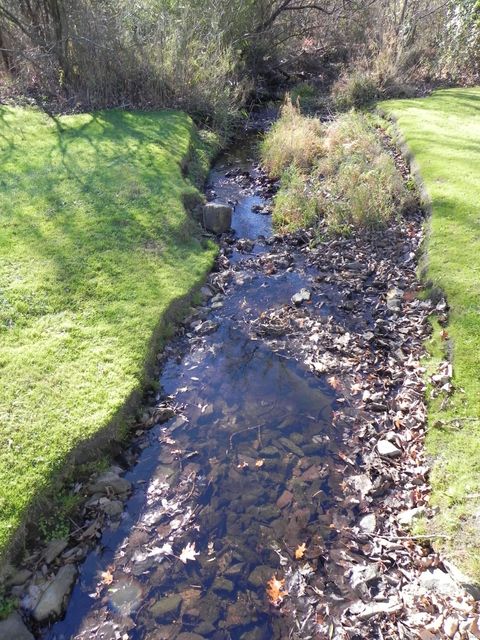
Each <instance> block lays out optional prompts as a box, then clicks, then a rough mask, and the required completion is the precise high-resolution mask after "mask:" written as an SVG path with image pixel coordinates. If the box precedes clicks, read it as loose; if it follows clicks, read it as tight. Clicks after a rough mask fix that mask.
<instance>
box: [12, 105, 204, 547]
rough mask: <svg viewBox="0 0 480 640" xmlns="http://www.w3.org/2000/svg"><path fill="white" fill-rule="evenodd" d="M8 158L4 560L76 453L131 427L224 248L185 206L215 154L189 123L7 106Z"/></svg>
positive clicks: (172, 117) (167, 115) (165, 115)
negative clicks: (179, 314)
mask: <svg viewBox="0 0 480 640" xmlns="http://www.w3.org/2000/svg"><path fill="white" fill-rule="evenodd" d="M0 154H1V160H2V172H1V175H0V183H1V185H0V186H1V188H0V212H1V214H0V220H1V233H0V332H1V338H0V380H1V394H0V483H1V493H0V555H2V554H4V553H5V552H6V550H7V548H8V546H9V544H10V542H11V540H12V537H13V536H14V534H15V532H16V531H17V530H18V528H19V526H20V525H21V524H22V523H23V522H24V519H25V515H26V514H27V512H28V511H29V509H30V507H31V506H32V504H33V503H34V502H36V499H38V497H39V496H41V495H42V494H43V493H44V492H45V490H47V489H48V488H49V487H50V486H51V483H52V479H54V478H58V475H59V473H60V472H61V471H62V469H63V467H64V465H65V462H66V460H68V459H69V456H70V454H71V453H72V451H74V450H75V448H76V447H77V446H78V445H80V444H81V443H82V442H85V441H88V440H91V439H93V438H94V437H95V436H96V434H98V433H100V432H102V430H105V428H106V427H107V426H108V425H112V423H114V422H115V421H116V423H117V425H121V423H122V421H120V420H119V419H118V418H119V416H120V415H121V414H122V409H123V408H124V407H125V404H126V402H128V400H129V399H130V398H132V396H134V395H135V394H138V393H139V392H140V391H141V388H142V385H143V383H144V382H145V373H146V365H147V363H148V362H149V360H151V359H152V357H153V350H154V346H155V345H154V344H153V341H154V338H159V337H161V336H162V330H163V329H165V326H166V325H165V321H166V317H167V316H166V314H167V312H168V311H169V309H170V307H171V305H172V303H173V302H174V301H175V300H178V299H179V298H182V297H183V296H186V295H187V294H188V293H189V292H190V291H191V290H192V288H194V287H195V286H197V285H199V284H200V283H201V282H202V280H203V278H204V277H205V275H206V273H207V271H208V270H209V268H210V267H211V265H212V261H213V258H214V255H215V252H216V249H215V246H214V245H213V244H212V243H206V242H205V241H203V240H202V237H201V235H200V233H199V229H198V227H197V225H196V224H195V223H193V222H192V221H191V218H190V217H189V215H188V214H187V212H186V210H185V207H184V202H187V201H194V200H198V199H199V194H198V193H197V192H196V191H195V186H194V185H193V184H192V183H191V182H190V180H189V179H188V178H186V177H185V172H186V166H187V165H188V166H189V167H190V168H192V169H193V170H194V173H195V175H196V177H197V179H200V178H201V176H202V175H205V171H206V169H207V165H208V160H209V145H208V144H207V143H204V142H201V140H200V138H199V136H198V133H197V132H196V130H195V127H194V125H193V123H192V122H191V120H190V118H189V117H188V116H186V115H185V114H183V113H180V112H174V111H162V112H156V113H140V112H125V111H119V110H118V111H117V110H113V111H105V112H99V113H90V114H81V115H73V116H63V117H59V118H52V117H49V116H47V115H45V114H44V113H42V112H40V111H37V110H35V109H20V108H10V107H1V108H0ZM157 346H158V342H157Z"/></svg>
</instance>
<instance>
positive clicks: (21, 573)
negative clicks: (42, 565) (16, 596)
mask: <svg viewBox="0 0 480 640" xmlns="http://www.w3.org/2000/svg"><path fill="white" fill-rule="evenodd" d="M31 575H32V572H31V571H30V570H29V569H19V570H18V571H16V572H15V573H13V574H12V575H11V576H10V577H9V578H8V580H7V581H6V583H7V585H8V586H9V587H17V586H20V585H22V584H25V582H26V581H27V580H28V579H29V578H30V577H31Z"/></svg>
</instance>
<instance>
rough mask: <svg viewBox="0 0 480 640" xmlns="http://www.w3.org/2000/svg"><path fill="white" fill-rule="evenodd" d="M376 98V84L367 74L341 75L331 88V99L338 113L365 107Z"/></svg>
mask: <svg viewBox="0 0 480 640" xmlns="http://www.w3.org/2000/svg"><path fill="white" fill-rule="evenodd" d="M377 97H378V89H377V84H376V82H375V80H374V79H373V77H372V76H371V75H370V74H368V73H367V72H363V71H354V72H353V73H351V74H345V75H342V76H341V77H340V78H339V79H338V80H337V81H336V82H335V83H334V84H333V87H332V98H333V101H334V104H335V106H336V107H337V109H339V110H340V111H347V110H348V109H352V108H354V107H355V108H359V107H366V106H368V105H369V104H371V103H372V102H373V101H374V100H375V99H376V98H377Z"/></svg>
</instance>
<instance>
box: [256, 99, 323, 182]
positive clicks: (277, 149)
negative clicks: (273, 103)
mask: <svg viewBox="0 0 480 640" xmlns="http://www.w3.org/2000/svg"><path fill="white" fill-rule="evenodd" d="M321 149H322V125H321V123H320V121H319V120H318V119H317V118H310V117H307V116H304V115H302V113H301V112H300V108H299V107H298V105H295V104H293V102H292V100H291V98H290V96H289V95H288V94H287V97H286V99H285V103H284V104H283V106H282V109H281V111H280V118H279V119H278V120H277V121H276V122H275V124H274V125H273V127H272V128H271V129H270V131H269V132H268V134H267V135H266V136H265V138H264V139H263V141H262V143H261V148H260V153H261V157H262V162H263V165H264V166H265V168H266V170H267V171H268V173H269V174H270V175H272V176H275V177H277V178H278V177H280V176H281V174H282V172H283V171H284V170H285V169H287V168H288V167H290V166H295V167H297V168H298V169H303V170H306V169H309V168H310V167H311V165H312V164H313V163H314V161H315V159H316V158H317V156H318V154H319V153H320V152H321Z"/></svg>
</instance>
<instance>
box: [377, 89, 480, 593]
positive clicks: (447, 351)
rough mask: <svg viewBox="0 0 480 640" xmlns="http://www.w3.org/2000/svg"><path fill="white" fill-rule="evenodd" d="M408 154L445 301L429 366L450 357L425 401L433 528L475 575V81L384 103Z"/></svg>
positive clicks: (478, 246) (478, 381) (479, 119)
mask: <svg viewBox="0 0 480 640" xmlns="http://www.w3.org/2000/svg"><path fill="white" fill-rule="evenodd" d="M381 106H382V108H383V109H384V110H385V111H387V112H388V113H390V114H392V115H394V117H395V118H396V119H397V122H398V127H399V129H400V131H401V133H402V134H403V136H404V137H405V140H406V142H407V144H408V147H409V148H410V150H411V152H412V153H413V154H414V157H415V160H416V162H417V163H418V167H419V169H420V172H421V176H422V178H423V181H424V183H425V186H426V188H427V191H428V193H429V196H430V198H431V201H432V205H433V215H432V218H431V222H430V235H429V239H428V246H427V259H428V279H430V280H431V281H432V283H433V285H434V286H437V287H440V288H441V289H442V290H443V291H444V292H445V294H446V296H447V299H448V303H449V305H450V318H449V325H448V328H447V330H448V336H449V340H448V341H442V340H441V338H440V327H439V326H438V325H435V326H434V335H433V338H432V341H431V344H430V348H431V354H432V357H431V360H430V362H429V365H430V369H431V370H434V369H435V366H436V365H438V362H439V361H440V360H442V359H446V358H447V357H450V358H451V359H452V361H453V366H454V384H455V387H456V393H455V394H454V396H453V397H452V398H451V399H450V400H446V401H444V403H443V406H442V400H443V398H442V399H440V400H438V401H437V400H436V401H431V402H430V412H429V433H428V440H427V445H428V451H429V452H430V453H431V454H432V455H433V456H434V457H435V466H434V471H433V474H432V484H433V503H434V504H435V505H436V506H438V507H439V512H438V515H437V517H436V521H435V523H434V526H435V529H436V532H441V533H443V534H446V535H448V536H451V539H450V540H449V541H447V542H445V543H444V546H445V548H446V550H447V551H448V552H449V553H450V555H451V557H452V558H453V559H454V560H455V561H456V562H457V563H459V564H460V565H461V566H463V568H464V569H466V570H467V571H468V572H470V574H471V575H472V576H473V577H474V578H476V579H477V580H479V581H480V88H472V89H449V90H442V91H437V92H435V93H433V94H432V95H431V96H429V97H427V98H423V99H417V100H400V101H392V102H385V103H383V104H382V105H381Z"/></svg>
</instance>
